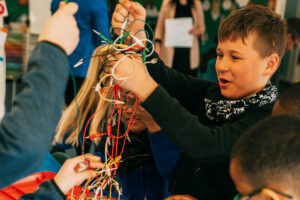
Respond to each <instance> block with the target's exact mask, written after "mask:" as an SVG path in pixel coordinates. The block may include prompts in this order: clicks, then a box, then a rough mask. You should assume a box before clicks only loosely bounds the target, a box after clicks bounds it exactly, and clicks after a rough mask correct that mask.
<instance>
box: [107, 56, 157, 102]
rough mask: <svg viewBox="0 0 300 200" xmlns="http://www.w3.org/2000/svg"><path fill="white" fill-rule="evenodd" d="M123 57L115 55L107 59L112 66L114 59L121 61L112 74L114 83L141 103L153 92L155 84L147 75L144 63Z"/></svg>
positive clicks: (114, 62)
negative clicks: (131, 93) (134, 95)
mask: <svg viewBox="0 0 300 200" xmlns="http://www.w3.org/2000/svg"><path fill="white" fill-rule="evenodd" d="M123 57H124V55H115V56H114V57H113V56H111V57H109V58H108V59H109V61H110V64H111V65H112V66H113V65H114V64H116V59H117V60H120V59H122V61H121V62H120V63H118V65H117V66H116V68H115V70H114V73H112V74H113V75H114V82H115V83H116V84H118V85H120V86H121V87H122V88H123V89H125V90H129V91H131V92H133V93H134V94H136V95H137V96H138V98H139V100H140V101H141V102H143V101H144V100H145V99H147V98H148V96H149V95H150V94H151V93H152V92H153V91H154V90H155V88H156V87H157V83H156V82H155V81H154V80H153V79H152V77H151V76H150V75H149V73H148V71H147V68H146V66H145V64H144V63H141V62H138V61H135V60H134V59H131V58H129V57H126V58H123ZM126 77H127V78H126ZM123 78H124V79H126V80H124V79H123ZM120 79H123V80H120Z"/></svg>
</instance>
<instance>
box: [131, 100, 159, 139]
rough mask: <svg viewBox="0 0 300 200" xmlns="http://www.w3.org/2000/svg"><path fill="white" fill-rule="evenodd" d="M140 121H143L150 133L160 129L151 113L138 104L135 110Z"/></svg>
mask: <svg viewBox="0 0 300 200" xmlns="http://www.w3.org/2000/svg"><path fill="white" fill-rule="evenodd" d="M135 115H137V116H138V117H139V118H140V119H141V121H143V122H144V123H145V125H146V127H147V129H148V131H149V132H150V133H156V132H158V131H160V130H161V127H160V126H159V125H158V124H157V123H156V122H155V121H154V119H153V117H152V115H151V114H150V113H149V112H148V111H147V110H145V108H143V107H142V106H140V105H138V106H137V108H136V111H135Z"/></svg>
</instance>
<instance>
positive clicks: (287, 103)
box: [278, 82, 300, 116]
mask: <svg viewBox="0 0 300 200" xmlns="http://www.w3.org/2000/svg"><path fill="white" fill-rule="evenodd" d="M278 104H279V105H280V107H281V108H283V109H284V110H285V111H286V112H287V113H288V114H294V115H299V116H300V82H297V83H294V84H293V85H292V86H290V87H289V88H288V89H286V90H285V91H284V92H283V93H282V94H281V95H280V96H279V98H278Z"/></svg>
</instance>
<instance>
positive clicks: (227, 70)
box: [216, 33, 270, 99]
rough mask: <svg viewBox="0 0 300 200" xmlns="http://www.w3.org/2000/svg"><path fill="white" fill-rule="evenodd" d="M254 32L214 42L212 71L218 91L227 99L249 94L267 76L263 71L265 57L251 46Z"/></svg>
mask: <svg viewBox="0 0 300 200" xmlns="http://www.w3.org/2000/svg"><path fill="white" fill-rule="evenodd" d="M254 41H255V34H254V33H251V34H249V35H248V36H247V38H245V40H244V43H243V41H242V39H241V38H238V39H237V40H236V41H230V40H225V41H222V42H219V43H218V46H217V55H218V57H217V62H216V72H217V76H218V80H219V86H220V89H221V93H222V95H223V96H224V97H226V98H229V99H243V98H246V97H250V96H252V95H254V94H255V93H257V92H259V91H260V90H261V89H263V88H264V87H265V85H266V83H267V81H268V79H269V77H270V76H266V75H265V74H264V72H265V68H266V67H267V64H268V59H269V58H268V57H266V58H261V57H260V55H259V54H258V52H257V51H256V50H255V49H254V48H253V45H254Z"/></svg>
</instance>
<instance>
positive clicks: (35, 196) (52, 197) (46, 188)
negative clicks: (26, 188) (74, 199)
mask: <svg viewBox="0 0 300 200" xmlns="http://www.w3.org/2000/svg"><path fill="white" fill-rule="evenodd" d="M40 199H43V200H64V199H66V196H65V195H64V194H63V193H62V192H61V191H60V189H59V188H58V187H57V185H56V183H55V182H54V181H53V180H51V181H45V182H44V183H42V184H41V185H40V186H39V187H38V188H37V190H36V191H35V192H34V193H30V194H25V195H23V196H22V197H20V198H19V200H40Z"/></svg>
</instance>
